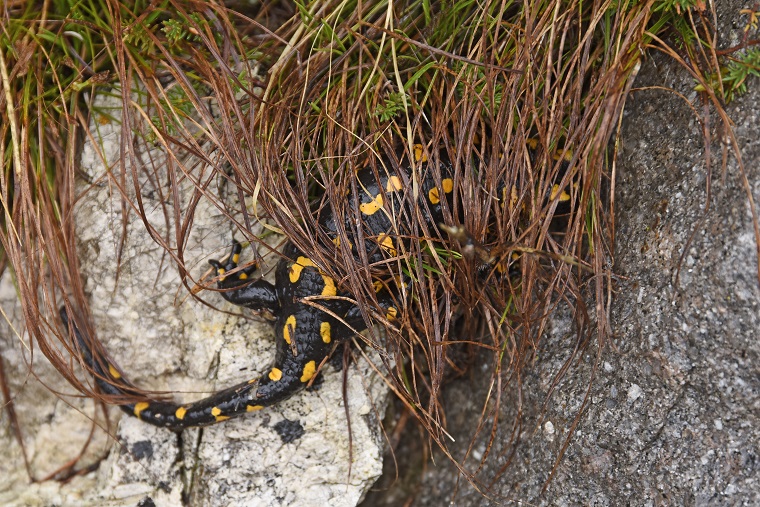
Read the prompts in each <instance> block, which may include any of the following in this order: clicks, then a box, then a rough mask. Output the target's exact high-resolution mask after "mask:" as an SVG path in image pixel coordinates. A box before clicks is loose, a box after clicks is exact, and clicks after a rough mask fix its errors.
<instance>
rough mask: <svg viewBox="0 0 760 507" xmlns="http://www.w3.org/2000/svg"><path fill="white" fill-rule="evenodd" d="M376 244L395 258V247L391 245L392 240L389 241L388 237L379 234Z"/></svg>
mask: <svg viewBox="0 0 760 507" xmlns="http://www.w3.org/2000/svg"><path fill="white" fill-rule="evenodd" d="M377 242H378V244H379V245H380V248H382V249H383V250H385V251H386V252H388V253H389V254H391V255H392V256H394V257H395V256H396V247H395V246H394V245H393V239H391V237H390V236H388V235H387V234H381V235H380V236H378V237H377Z"/></svg>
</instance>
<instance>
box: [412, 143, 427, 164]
mask: <svg viewBox="0 0 760 507" xmlns="http://www.w3.org/2000/svg"><path fill="white" fill-rule="evenodd" d="M427 160H428V158H427V155H425V149H424V147H423V146H422V145H421V144H415V145H414V161H415V162H427Z"/></svg>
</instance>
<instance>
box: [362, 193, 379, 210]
mask: <svg viewBox="0 0 760 507" xmlns="http://www.w3.org/2000/svg"><path fill="white" fill-rule="evenodd" d="M382 207H383V195H382V194H377V197H375V198H374V199H372V200H371V201H370V202H366V203H364V204H360V205H359V211H361V212H362V213H364V214H365V215H373V214H375V213H377V210H379V209H380V208H382Z"/></svg>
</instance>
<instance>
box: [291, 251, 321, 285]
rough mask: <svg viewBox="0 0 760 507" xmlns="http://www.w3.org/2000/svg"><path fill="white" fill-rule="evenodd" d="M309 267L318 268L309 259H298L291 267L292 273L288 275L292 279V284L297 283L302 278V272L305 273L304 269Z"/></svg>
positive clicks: (301, 257) (300, 257)
mask: <svg viewBox="0 0 760 507" xmlns="http://www.w3.org/2000/svg"><path fill="white" fill-rule="evenodd" d="M309 267H310V268H315V267H316V266H315V265H314V263H313V262H312V260H311V259H309V258H308V257H304V256H299V257H298V259H296V262H295V263H294V264H292V265H291V266H290V273H289V274H288V276H289V277H290V283H296V282H297V281H298V279H299V278H301V271H303V268H309Z"/></svg>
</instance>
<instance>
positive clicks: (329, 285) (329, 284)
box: [322, 275, 338, 296]
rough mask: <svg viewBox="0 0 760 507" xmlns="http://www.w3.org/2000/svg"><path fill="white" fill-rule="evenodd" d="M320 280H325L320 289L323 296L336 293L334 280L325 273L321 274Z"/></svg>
mask: <svg viewBox="0 0 760 507" xmlns="http://www.w3.org/2000/svg"><path fill="white" fill-rule="evenodd" d="M322 280H323V281H324V282H325V286H324V288H323V289H322V295H323V296H334V295H336V294H337V293H338V289H336V288H335V280H333V279H332V278H330V277H329V276H327V275H322Z"/></svg>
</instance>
